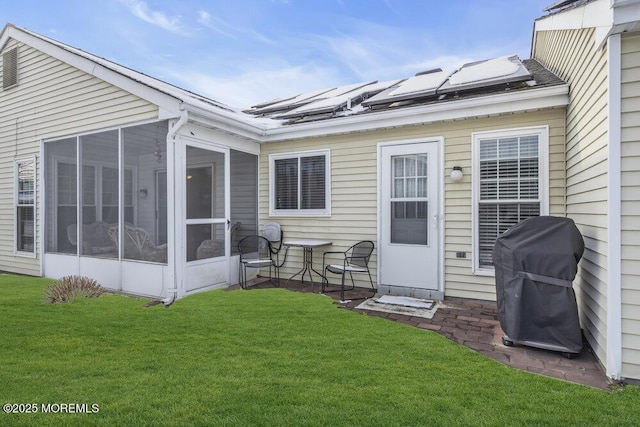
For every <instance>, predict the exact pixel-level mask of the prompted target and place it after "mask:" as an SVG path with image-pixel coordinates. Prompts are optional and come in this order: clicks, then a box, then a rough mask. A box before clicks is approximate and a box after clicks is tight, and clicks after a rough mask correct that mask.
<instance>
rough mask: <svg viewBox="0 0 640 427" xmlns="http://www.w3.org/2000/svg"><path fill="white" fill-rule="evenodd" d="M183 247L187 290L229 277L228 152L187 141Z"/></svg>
mask: <svg viewBox="0 0 640 427" xmlns="http://www.w3.org/2000/svg"><path fill="white" fill-rule="evenodd" d="M183 170H184V175H183V177H184V181H183V182H182V189H183V200H184V208H185V209H184V215H185V216H184V219H185V221H184V224H185V225H184V226H185V229H184V246H183V248H184V249H183V251H182V257H183V260H185V261H186V277H185V290H186V291H187V292H189V291H194V290H197V289H201V288H205V287H211V286H215V285H221V284H226V283H228V280H229V256H230V249H231V246H230V242H229V213H230V207H229V192H230V190H229V153H228V150H227V149H224V148H212V147H210V146H208V145H203V144H197V143H196V142H194V141H189V142H188V143H187V145H186V147H185V163H184V169H183Z"/></svg>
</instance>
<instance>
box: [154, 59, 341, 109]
mask: <svg viewBox="0 0 640 427" xmlns="http://www.w3.org/2000/svg"><path fill="white" fill-rule="evenodd" d="M240 66H241V67H245V69H239V70H238V72H237V74H235V75H232V76H219V75H218V76H216V75H214V74H211V73H206V72H203V71H202V70H188V69H182V70H180V72H179V73H178V72H176V70H164V71H163V74H165V75H167V76H171V79H172V80H174V81H179V82H178V84H179V85H180V86H182V87H185V88H188V89H189V90H191V91H193V92H196V93H199V94H202V95H205V96H207V97H209V98H211V99H214V100H216V101H219V102H222V103H224V104H227V105H229V106H231V107H236V108H248V107H250V106H252V105H255V104H257V103H260V102H263V101H269V100H271V99H276V98H281V97H285V96H293V95H297V94H299V93H302V92H308V91H312V90H316V89H322V88H330V87H335V86H336V81H337V75H336V73H335V71H334V70H332V69H330V68H324V67H317V66H314V65H313V64H304V65H298V66H291V65H288V64H286V63H282V62H281V61H279V60H276V61H274V62H272V63H269V62H268V61H266V62H264V63H261V64H260V65H258V66H256V65H255V64H254V65H251V64H248V63H247V64H240Z"/></svg>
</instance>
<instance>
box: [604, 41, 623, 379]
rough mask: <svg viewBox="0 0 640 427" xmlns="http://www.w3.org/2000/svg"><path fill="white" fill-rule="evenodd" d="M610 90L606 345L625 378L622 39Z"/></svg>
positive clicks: (610, 370) (613, 49)
mask: <svg viewBox="0 0 640 427" xmlns="http://www.w3.org/2000/svg"><path fill="white" fill-rule="evenodd" d="M607 42H608V44H607V51H608V52H607V53H608V55H609V57H608V58H607V64H608V67H609V69H608V75H609V87H608V95H609V99H608V105H609V114H608V115H609V144H608V150H609V152H608V157H609V160H608V161H609V173H608V174H607V179H608V183H607V184H608V187H609V188H608V200H609V211H608V212H607V223H608V224H607V234H608V235H607V246H608V253H607V315H606V316H607V343H606V370H607V376H608V377H609V378H611V379H613V380H620V379H621V378H622V261H621V260H622V220H621V214H620V212H622V176H621V174H622V163H621V162H622V160H621V156H622V131H621V127H622V104H621V99H622V88H621V85H622V71H621V70H622V63H621V61H622V59H621V58H622V37H621V35H620V34H613V35H611V36H610V37H609V38H608V39H607Z"/></svg>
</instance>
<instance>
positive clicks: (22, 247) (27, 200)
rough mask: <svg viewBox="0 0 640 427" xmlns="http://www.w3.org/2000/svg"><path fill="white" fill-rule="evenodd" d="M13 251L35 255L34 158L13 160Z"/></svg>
mask: <svg viewBox="0 0 640 427" xmlns="http://www.w3.org/2000/svg"><path fill="white" fill-rule="evenodd" d="M15 185H16V188H15V214H16V227H15V230H16V235H15V251H16V253H18V254H23V255H28V256H35V250H36V248H35V246H36V245H35V235H36V224H35V217H36V212H35V211H36V160H35V158H30V159H23V160H17V161H16V162H15Z"/></svg>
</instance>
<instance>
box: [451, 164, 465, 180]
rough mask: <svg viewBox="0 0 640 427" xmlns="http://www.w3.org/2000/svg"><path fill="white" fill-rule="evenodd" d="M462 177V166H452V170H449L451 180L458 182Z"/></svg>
mask: <svg viewBox="0 0 640 427" xmlns="http://www.w3.org/2000/svg"><path fill="white" fill-rule="evenodd" d="M462 177H463V174H462V168H461V167H460V166H454V167H453V170H452V171H451V181H453V182H460V181H462Z"/></svg>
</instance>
